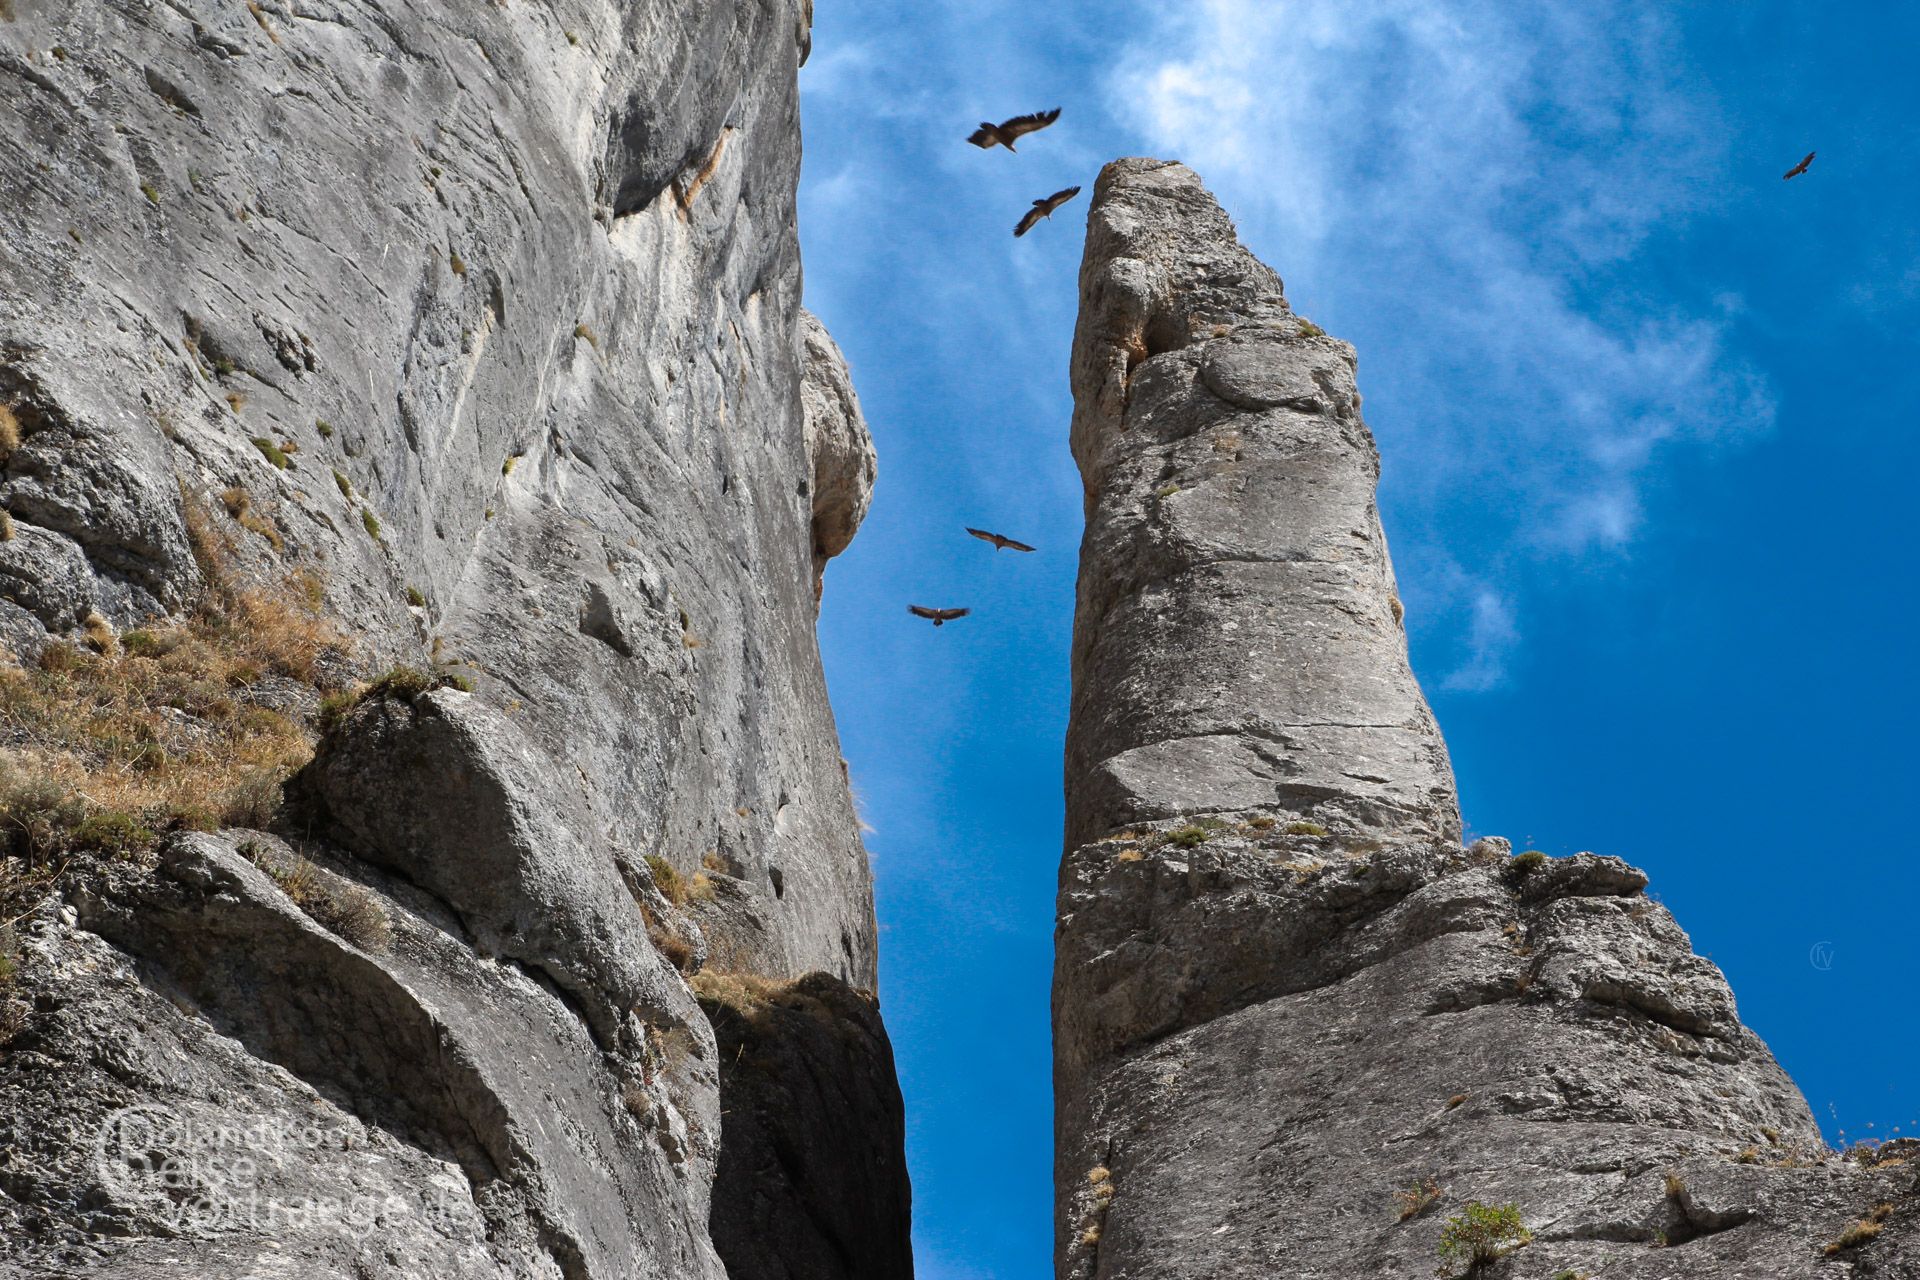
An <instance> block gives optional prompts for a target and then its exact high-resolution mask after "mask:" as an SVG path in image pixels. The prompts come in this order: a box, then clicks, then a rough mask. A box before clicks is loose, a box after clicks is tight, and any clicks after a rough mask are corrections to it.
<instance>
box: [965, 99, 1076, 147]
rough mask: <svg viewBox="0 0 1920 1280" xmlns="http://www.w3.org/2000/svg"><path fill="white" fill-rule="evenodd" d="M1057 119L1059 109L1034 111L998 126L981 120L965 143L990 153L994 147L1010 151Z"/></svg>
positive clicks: (1002, 122)
mask: <svg viewBox="0 0 1920 1280" xmlns="http://www.w3.org/2000/svg"><path fill="white" fill-rule="evenodd" d="M1059 118H1060V108H1058V107H1055V108H1054V109H1053V110H1051V111H1036V112H1034V113H1033V114H1032V115H1027V116H1015V117H1014V118H1013V119H1011V120H1003V121H1001V122H1000V123H999V124H994V123H993V122H992V121H990V120H982V121H981V122H980V127H979V128H978V129H975V130H974V131H973V135H972V136H971V137H969V138H968V139H967V141H968V142H971V143H972V144H973V145H974V146H976V147H980V148H982V149H984V150H987V151H991V150H993V149H994V148H995V147H1005V148H1006V149H1007V150H1009V151H1012V150H1013V144H1014V143H1015V142H1017V141H1018V140H1020V139H1021V138H1024V137H1026V136H1027V135H1028V134H1030V133H1037V132H1038V131H1039V130H1041V129H1044V128H1046V127H1047V126H1048V125H1050V124H1052V123H1053V122H1054V121H1055V120H1058V119H1059Z"/></svg>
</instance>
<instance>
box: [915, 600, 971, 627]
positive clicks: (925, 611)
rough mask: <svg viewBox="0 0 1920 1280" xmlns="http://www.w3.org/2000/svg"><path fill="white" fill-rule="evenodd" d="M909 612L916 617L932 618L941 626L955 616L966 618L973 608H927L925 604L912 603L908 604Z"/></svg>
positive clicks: (935, 623) (935, 624)
mask: <svg viewBox="0 0 1920 1280" xmlns="http://www.w3.org/2000/svg"><path fill="white" fill-rule="evenodd" d="M907 612H908V613H910V614H912V615H913V616H914V617H916V618H932V619H933V625H934V626H936V627H939V626H944V625H946V624H947V623H949V622H952V621H953V620H954V619H955V618H964V617H966V616H967V615H968V614H969V613H972V612H973V610H971V609H929V608H927V606H925V605H923V604H910V605H908V606H907Z"/></svg>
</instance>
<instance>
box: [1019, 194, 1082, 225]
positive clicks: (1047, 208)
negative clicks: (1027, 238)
mask: <svg viewBox="0 0 1920 1280" xmlns="http://www.w3.org/2000/svg"><path fill="white" fill-rule="evenodd" d="M1079 194H1080V188H1078V187H1068V188H1067V189H1066V190H1065V191H1056V192H1054V193H1053V194H1052V195H1050V196H1048V197H1046V198H1045V199H1043V200H1035V201H1034V202H1033V208H1031V209H1029V210H1027V216H1026V217H1024V218H1022V219H1020V225H1019V226H1017V227H1015V228H1014V229H1013V234H1015V235H1016V236H1023V235H1025V234H1027V232H1029V231H1031V230H1033V229H1034V227H1035V226H1037V225H1038V224H1039V222H1040V219H1042V218H1051V217H1052V216H1053V211H1054V210H1055V209H1058V208H1059V207H1060V206H1061V205H1063V204H1065V203H1066V202H1067V201H1069V200H1071V199H1073V198H1074V197H1075V196H1077V195H1079Z"/></svg>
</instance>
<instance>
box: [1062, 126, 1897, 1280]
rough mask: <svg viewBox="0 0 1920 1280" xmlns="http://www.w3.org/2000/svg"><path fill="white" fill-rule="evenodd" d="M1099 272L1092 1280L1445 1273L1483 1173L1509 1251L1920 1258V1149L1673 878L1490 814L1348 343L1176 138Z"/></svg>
mask: <svg viewBox="0 0 1920 1280" xmlns="http://www.w3.org/2000/svg"><path fill="white" fill-rule="evenodd" d="M1082 301H1083V310H1082V314H1081V320H1080V329H1079V334H1078V337H1077V339H1076V344H1075V351H1074V389H1075V395H1076V400H1075V415H1074V446H1075V453H1076V456H1077V457H1078V458H1079V460H1080V463H1081V467H1082V471H1083V475H1084V476H1085V478H1086V481H1087V499H1088V512H1089V520H1088V532H1087V538H1086V542H1085V544H1084V546H1083V549H1082V562H1081V579H1080V582H1081V592H1080V609H1079V614H1078V617H1077V620H1076V634H1075V670H1074V676H1075V688H1074V702H1073V717H1074V718H1073V723H1072V726H1071V728H1070V731H1069V732H1070V736H1069V741H1070V744H1071V745H1070V749H1069V753H1068V769H1067V806H1068V848H1069V851H1068V853H1067V855H1066V858H1065V860H1064V862H1063V864H1062V868H1061V877H1060V896H1059V916H1058V930H1057V933H1056V961H1055V976H1054V992H1053V1005H1054V1045H1055V1063H1054V1078H1055V1091H1056V1098H1055V1102H1056V1109H1055V1115H1056V1127H1055V1138H1056V1143H1055V1156H1056V1163H1055V1214H1056V1270H1057V1274H1058V1275H1059V1276H1060V1277H1062V1280H1069V1278H1074V1280H1091V1278H1092V1277H1149V1276H1151V1277H1154V1278H1155V1280H1256V1278H1257V1280H1267V1278H1268V1277H1274V1276H1288V1277H1301V1278H1302V1280H1305V1278H1309V1277H1323V1278H1325V1280H1333V1278H1334V1277H1339V1278H1341V1280H1347V1278H1349V1277H1403V1276H1430V1275H1434V1274H1436V1264H1437V1263H1438V1262H1439V1258H1438V1255H1437V1246H1438V1244H1439V1240H1440V1234H1441V1232H1442V1230H1443V1228H1444V1225H1445V1222H1446V1220H1447V1219H1448V1218H1449V1217H1451V1216H1453V1215H1457V1214H1459V1213H1460V1212H1461V1210H1462V1208H1463V1206H1464V1205H1465V1204H1467V1203H1468V1202H1469V1201H1480V1202H1482V1203H1486V1204H1494V1205H1499V1204H1507V1203H1511V1204H1514V1205H1516V1206H1517V1207H1518V1210H1519V1212H1520V1215H1521V1217H1522V1219H1523V1221H1524V1222H1525V1224H1526V1226H1527V1227H1528V1228H1529V1229H1531V1231H1532V1233H1533V1242H1532V1243H1531V1244H1529V1245H1527V1246H1526V1247H1525V1248H1523V1249H1520V1250H1519V1251H1517V1252H1515V1253H1513V1254H1511V1255H1510V1256H1508V1257H1507V1258H1504V1259H1502V1260H1501V1261H1499V1262H1497V1263H1494V1264H1491V1265H1489V1266H1486V1267H1483V1268H1481V1269H1479V1271H1478V1272H1477V1274H1482V1275H1489V1276H1511V1277H1529V1278H1535V1277H1537V1278H1539V1280H1545V1278H1546V1277H1567V1276H1607V1277H1643V1278H1644V1280H1656V1278H1659V1280H1670V1278H1671V1277H1677V1276H1686V1277H1689V1280H1736V1278H1738V1280H1754V1278H1757V1277H1768V1278H1773V1277H1778V1278H1780V1280H1787V1278H1789V1277H1792V1278H1795V1280H1797V1278H1799V1277H1804V1276H1815V1275H1834V1276H1841V1275H1846V1274H1855V1275H1873V1276H1888V1277H1893V1276H1898V1277H1903V1278H1905V1280H1912V1278H1913V1277H1916V1276H1920V1243H1917V1242H1916V1234H1917V1233H1916V1228H1915V1225H1914V1224H1915V1223H1916V1222H1917V1221H1920V1187H1916V1178H1915V1173H1914V1167H1913V1166H1912V1165H1911V1164H1909V1163H1907V1161H1908V1160H1909V1159H1910V1158H1911V1155H1910V1153H1908V1152H1907V1151H1906V1150H1905V1149H1904V1148H1898V1147H1894V1146H1890V1147H1888V1148H1886V1149H1884V1150H1883V1151H1882V1152H1881V1153H1880V1154H1879V1156H1878V1158H1876V1159H1867V1160H1859V1159H1843V1158H1841V1157H1839V1156H1838V1155H1836V1154H1835V1153H1832V1152H1829V1151H1827V1150H1826V1148H1825V1146H1824V1144H1823V1143H1822V1141H1821V1139H1820V1136H1819V1132H1818V1130H1817V1128H1816V1127H1815V1125H1814V1123H1813V1118H1812V1116H1811V1115H1810V1113H1809V1112H1808V1109H1807V1105H1806V1102H1805V1101H1804V1099H1802V1098H1801V1096H1800V1094H1799V1092H1798V1091H1797V1090H1796V1089H1795V1088H1794V1086H1793V1084H1792V1082H1791V1081H1790V1080H1789V1079H1788V1078H1787V1077H1786V1075H1785V1073H1784V1072H1782V1071H1781V1069H1780V1068H1779V1066H1778V1065H1777V1064H1776V1063H1775V1062H1774V1060H1773V1058H1772V1056H1771V1055H1770V1054H1769V1053H1768V1052H1767V1050H1766V1047H1765V1046H1764V1045H1763V1044H1761V1043H1760V1041H1759V1040H1758V1039H1757V1038H1756V1037H1755V1036H1754V1035H1753V1033H1752V1032H1750V1031H1748V1030H1747V1029H1746V1028H1745V1027H1744V1026H1742V1025H1741V1023H1740V1020H1739V1017H1738V1014H1737V1011H1736V1009H1735V1006H1734V1001H1733V995H1732V993H1731V991H1729V990H1728V988H1727V984H1726V981H1725V979H1724V978H1723V977H1722V976H1721V974H1720V972H1719V970H1718V969H1717V968H1715V967H1714V965H1713V964H1712V963H1711V962H1709V961H1707V960H1705V959H1702V958H1701V957H1699V956H1696V955H1695V954H1693V950H1692V947H1691V944H1690V943H1689V941H1688V939H1687V936H1686V934H1685V933H1683V932H1682V931H1681V929H1680V928H1679V926H1678V925H1677V924H1675V923H1674V921H1673V919H1672V917H1671V916H1670V915H1669V914H1668V913H1667V912H1666V910H1665V909H1664V908H1662V907H1661V906H1659V905H1658V904H1657V903H1655V902H1653V901H1651V900H1649V899H1648V898H1647V897H1646V896H1645V894H1644V890H1645V888H1646V885H1647V879H1646V876H1645V875H1644V874H1643V873H1641V872H1640V871H1638V870H1636V869H1635V868H1633V867H1630V866H1628V865H1627V864H1626V863H1624V862H1621V861H1619V860H1618V859H1614V858H1604V857H1596V856H1594V855H1592V854H1584V853H1583V854H1578V855H1575V856H1574V857H1571V858H1565V859H1546V860H1542V859H1541V858H1540V856H1539V855H1537V854H1536V855H1529V856H1526V857H1522V858H1513V857H1512V856H1511V854H1512V846H1511V845H1510V844H1509V843H1508V842H1507V841H1505V840H1500V839H1497V838H1487V839H1482V840H1479V841H1476V842H1475V843H1474V845H1473V846H1472V847H1471V848H1470V849H1463V848H1461V847H1460V845H1459V844H1458V839H1457V837H1458V820H1457V816H1456V814H1455V811H1454V800H1453V792H1452V784H1451V779H1450V776H1449V774H1448V772H1447V767H1446V756H1445V752H1444V749H1443V748H1442V747H1441V745H1440V740H1439V737H1438V733H1437V730H1435V728H1434V726H1433V722H1432V719H1431V717H1430V716H1429V715H1428V714H1427V711H1426V707H1425V705H1424V703H1423V702H1422V701H1421V699H1420V696H1419V691H1418V689H1417V688H1416V687H1415V686H1414V684H1413V681H1412V677H1411V674H1410V673H1409V671H1408V668H1407V663H1406V656H1405V648H1404V642H1403V641H1402V639H1401V637H1400V631H1399V626H1398V614H1397V606H1396V604H1395V602H1394V598H1393V590H1392V582H1393V579H1392V571H1391V567H1390V566H1389V564H1388V562H1387V559H1386V549H1385V544H1384V542H1383V541H1382V540H1381V538H1380V536H1379V526H1378V523H1377V519H1376V517H1375V515H1374V511H1373V506H1372V499H1373V483H1374V472H1375V464H1374V455H1373V449H1372V442H1371V440H1370V439H1369V438H1368V436H1367V433H1366V430H1365V428H1364V426H1362V425H1361V423H1360V421H1359V417H1358V414H1357V407H1358V405H1357V397H1356V396H1355V394H1354V391H1353V383H1352V367H1353V364H1352V353H1351V351H1350V349H1348V348H1347V347H1346V346H1345V344H1342V343H1338V342H1336V341H1334V340H1333V339H1330V338H1325V337H1319V336H1302V335H1300V333H1299V331H1298V329H1297V324H1296V322H1295V320H1294V319H1293V318H1292V317H1291V315H1290V314H1289V313H1288V311H1287V309H1286V304H1285V301H1284V299H1283V298H1282V297H1281V294H1280V288H1279V282H1278V280H1277V279H1275V278H1274V277H1273V275H1272V273H1271V272H1270V271H1268V270H1267V269H1266V268H1265V267H1263V266H1261V265H1260V264H1259V263H1257V262H1255V261H1254V260H1253V259H1252V258H1251V257H1250V256H1249V255H1248V254H1247V253H1246V251H1245V250H1244V249H1242V248H1240V247H1239V245H1238V244H1237V242H1236V241H1235V240H1234V236H1233V230H1232V227H1231V224H1230V223H1228V222H1227V220H1226V217H1225V215H1224V214H1222V213H1221V212H1220V210H1219V208H1218V206H1216V205H1215V204H1214V203H1213V200H1212V198H1211V197H1210V196H1208V195H1207V193H1206V192H1205V191H1204V189H1203V188H1202V187H1201V186H1200V183H1199V180H1198V179H1197V178H1196V177H1195V176H1194V175H1193V174H1192V173H1191V172H1189V171H1188V170H1186V169H1184V168H1182V167H1180V166H1178V165H1168V164H1163V163H1161V162H1157V161H1144V160H1124V161H1119V162H1116V163H1115V164H1113V165H1110V166H1108V168H1107V170H1106V171H1105V173H1103V175H1102V176H1101V179H1100V183H1099V186H1098V188H1097V190H1096V192H1095V196H1094V201H1093V207H1092V209H1091V212H1090V226H1089V233H1088V243H1087V259H1086V263H1085V266H1084V268H1083V271H1082ZM1175 485H1177V486H1179V488H1178V491H1177V492H1174V491H1172V486H1175ZM1429 1179H1431V1180H1432V1182H1431V1185H1432V1187H1433V1188H1434V1191H1433V1195H1432V1199H1431V1203H1423V1202H1422V1201H1421V1200H1419V1199H1414V1200H1409V1201H1406V1202H1403V1201H1401V1200H1400V1199H1399V1198H1398V1193H1403V1192H1405V1193H1414V1192H1417V1191H1418V1190H1419V1189H1420V1188H1422V1187H1423V1186H1424V1185H1426V1184H1427V1183H1428V1180H1429ZM1881 1204H1890V1205H1891V1206H1892V1209H1891V1215H1890V1217H1888V1218H1887V1220H1886V1222H1885V1223H1884V1226H1883V1228H1882V1230H1881V1232H1880V1234H1879V1235H1878V1236H1877V1237H1875V1238H1873V1239H1871V1240H1868V1241H1866V1242H1865V1243H1861V1244H1859V1245H1858V1246H1857V1247H1849V1248H1836V1249H1835V1250H1834V1251H1833V1252H1832V1253H1831V1254H1829V1253H1828V1252H1827V1246H1828V1245H1829V1244H1833V1243H1835V1242H1836V1241H1838V1240H1839V1239H1840V1236H1841V1233H1842V1231H1843V1230H1844V1229H1845V1228H1846V1227H1847V1225H1848V1224H1849V1223H1850V1222H1854V1221H1858V1220H1860V1219H1862V1218H1863V1217H1867V1216H1869V1215H1872V1214H1873V1213H1874V1212H1875V1206H1876V1205H1881ZM1403 1207H1410V1208H1412V1209H1413V1210H1414V1212H1411V1213H1408V1214H1407V1215H1406V1216H1405V1217H1403V1216H1402V1209H1403ZM1437 1273H1438V1274H1442V1275H1447V1274H1458V1270H1457V1269H1453V1270H1449V1269H1448V1268H1446V1267H1444V1266H1442V1267H1440V1269H1439V1271H1438V1272H1437Z"/></svg>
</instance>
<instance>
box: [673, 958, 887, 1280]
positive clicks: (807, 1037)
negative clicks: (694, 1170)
mask: <svg viewBox="0 0 1920 1280" xmlns="http://www.w3.org/2000/svg"><path fill="white" fill-rule="evenodd" d="M695 986H696V989H697V990H698V991H699V994H700V1007H701V1008H702V1009H704V1010H705V1011H706V1013H707V1016H708V1018H709V1019H710V1020H711V1021H712V1023H713V1030H714V1036H715V1038H716V1041H717V1047H718V1055H719V1062H720V1105H721V1106H722V1107H724V1108H725V1109H726V1117H727V1119H726V1124H725V1125H724V1126H723V1127H722V1129H721V1133H720V1167H719V1172H718V1173H717V1174H716V1175H715V1178H714V1183H713V1244H714V1248H715V1249H717V1250H718V1251H719V1253H720V1259H721V1261H723V1262H724V1263H726V1266H727V1276H728V1280H787V1278H788V1277H801V1276H804V1277H806V1278H807V1280H907V1278H908V1277H911V1276H912V1275H913V1253H912V1242H911V1240H910V1238H909V1225H910V1224H909V1218H910V1213H909V1204H908V1198H909V1197H908V1188H907V1176H906V1165H905V1134H906V1117H905V1114H904V1111H903V1108H902V1105H901V1101H900V1087H899V1085H898V1084H896V1083H895V1081H894V1072H893V1051H892V1049H891V1048H890V1047H889V1046H888V1044H887V1037H886V1032H885V1030H884V1029H883V1028H882V1027H881V1025H880V1010H879V1006H878V1005H877V1004H876V1003H875V1002H874V1000H873V998H872V996H870V995H866V994H862V993H861V992H857V991H854V990H853V989H851V988H850V987H848V986H847V985H846V984H845V983H844V982H841V981H840V980H839V979H837V978H831V977H828V976H827V975H826V974H824V973H816V974H810V975H808V976H807V977H804V978H801V979H799V980H798V981H795V982H790V983H774V984H768V983H760V982H755V981H751V980H748V981H742V980H739V979H730V978H726V977H716V978H713V979H707V978H704V977H703V978H700V979H697V980H696V983H695Z"/></svg>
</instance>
